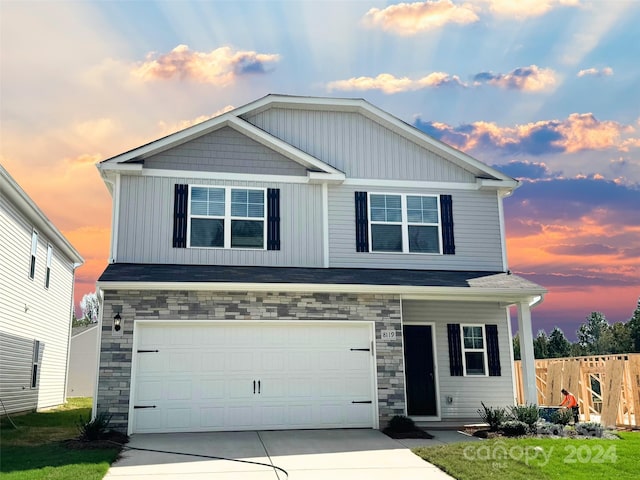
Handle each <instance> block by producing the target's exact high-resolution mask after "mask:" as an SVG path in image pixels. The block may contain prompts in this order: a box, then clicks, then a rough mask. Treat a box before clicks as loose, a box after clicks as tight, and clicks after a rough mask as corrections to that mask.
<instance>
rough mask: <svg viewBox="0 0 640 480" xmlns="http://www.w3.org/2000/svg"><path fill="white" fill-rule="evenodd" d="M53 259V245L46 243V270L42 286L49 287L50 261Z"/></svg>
mask: <svg viewBox="0 0 640 480" xmlns="http://www.w3.org/2000/svg"><path fill="white" fill-rule="evenodd" d="M52 261H53V247H52V246H51V245H47V272H46V274H45V277H44V288H49V283H50V281H51V262H52Z"/></svg>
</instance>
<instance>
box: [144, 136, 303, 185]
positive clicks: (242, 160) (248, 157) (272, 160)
mask: <svg viewBox="0 0 640 480" xmlns="http://www.w3.org/2000/svg"><path fill="white" fill-rule="evenodd" d="M144 168H160V169H169V170H195V171H209V172H233V173H253V174H265V175H266V174H269V175H301V176H306V175H307V169H306V168H305V167H303V166H302V165H300V164H299V163H296V162H294V161H292V160H289V159H288V158H286V157H284V156H283V155H281V154H279V153H277V152H274V151H273V150H271V149H269V148H267V147H265V146H264V145H261V144H260V143H258V142H256V141H255V140H252V139H250V138H247V137H246V136H244V135H242V134H241V133H239V132H237V131H235V130H233V129H231V128H229V127H225V128H221V129H220V130H217V131H215V132H213V133H209V134H208V135H203V136H202V137H198V138H196V139H193V140H191V141H189V142H187V143H184V144H182V145H179V146H177V147H174V148H171V149H169V150H167V151H165V152H162V153H159V154H157V155H154V156H153V157H151V158H148V159H146V160H145V161H144Z"/></svg>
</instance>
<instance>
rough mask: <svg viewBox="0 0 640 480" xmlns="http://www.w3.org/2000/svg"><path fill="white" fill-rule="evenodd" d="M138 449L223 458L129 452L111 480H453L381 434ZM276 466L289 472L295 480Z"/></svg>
mask: <svg viewBox="0 0 640 480" xmlns="http://www.w3.org/2000/svg"><path fill="white" fill-rule="evenodd" d="M129 446H130V447H135V448H143V449H149V450H161V451H163V452H181V453H189V454H196V455H204V456H215V457H223V458H228V459H237V460H243V461H248V462H260V463H264V464H266V465H264V466H263V465H255V464H251V463H239V462H234V461H230V460H216V459H211V458H204V457H192V456H185V455H176V454H173V453H157V452H149V451H140V450H127V451H124V452H123V454H122V458H120V459H119V460H118V461H117V462H115V463H114V464H113V466H112V467H111V468H110V469H109V471H108V472H107V475H106V477H105V479H107V480H131V479H140V480H144V479H151V478H154V479H160V480H178V479H180V480H205V479H206V480H223V479H224V480H227V479H242V480H244V479H246V480H285V479H287V478H289V479H291V480H320V479H322V480H326V479H328V478H330V479H332V480H343V479H344V480H346V479H349V480H357V479H366V480H378V479H392V480H395V479H402V480H413V479H416V480H417V479H420V480H424V479H426V478H429V479H431V480H451V478H452V477H450V476H449V475H447V474H445V473H444V472H442V471H441V470H439V469H438V468H436V467H434V466H433V465H431V464H429V463H427V462H425V461H424V460H422V459H420V458H419V457H417V456H416V455H414V454H413V453H411V451H410V450H409V449H408V448H407V447H405V446H404V445H402V444H401V443H399V442H397V441H396V440H392V439H390V438H389V437H387V436H386V435H384V434H382V433H380V432H379V431H377V430H288V431H267V432H214V433H168V434H145V435H140V434H138V435H133V436H132V437H131V442H130V443H129ZM273 465H275V466H278V467H280V468H282V469H283V470H286V472H287V473H288V477H287V475H286V474H285V473H283V472H282V471H279V470H277V469H275V468H273Z"/></svg>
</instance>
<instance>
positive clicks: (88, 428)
mask: <svg viewBox="0 0 640 480" xmlns="http://www.w3.org/2000/svg"><path fill="white" fill-rule="evenodd" d="M109 422H111V414H109V413H107V412H100V413H99V414H98V415H96V418H94V419H93V420H90V419H84V418H83V417H80V419H79V420H78V423H77V424H76V425H77V427H78V432H79V433H80V436H79V438H80V440H83V441H85V442H91V441H95V440H100V439H101V438H103V437H104V436H105V434H106V433H107V429H108V427H109Z"/></svg>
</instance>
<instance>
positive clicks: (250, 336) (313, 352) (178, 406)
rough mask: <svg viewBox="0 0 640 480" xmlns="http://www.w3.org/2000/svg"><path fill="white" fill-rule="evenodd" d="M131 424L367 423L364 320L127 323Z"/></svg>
mask: <svg viewBox="0 0 640 480" xmlns="http://www.w3.org/2000/svg"><path fill="white" fill-rule="evenodd" d="M136 332H137V333H136V345H135V348H134V352H135V353H134V355H135V357H134V358H135V362H134V364H135V367H134V368H135V372H134V373H135V375H134V378H133V382H134V385H133V389H132V398H131V401H132V403H133V405H132V409H131V412H132V415H133V422H132V432H133V433H150V432H195V431H212V430H251V429H289V428H292V429H293V428H343V427H374V426H375V418H376V415H375V414H374V408H375V400H374V398H373V395H374V382H373V378H374V377H373V375H374V373H373V372H374V359H373V355H372V352H371V350H370V349H371V346H372V344H371V341H372V338H371V325H369V324H358V323H340V322H331V323H329V322H325V323H305V324H300V323H295V324H292V323H289V324H287V323H268V322H266V323H265V322H262V323H257V322H256V323H251V322H243V323H241V324H238V323H226V324H220V323H215V324H213V323H205V324H202V323H200V324H195V323H187V322H182V323H180V324H175V323H172V324H157V323H155V324H154V323H151V322H149V323H146V322H137V323H136Z"/></svg>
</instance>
